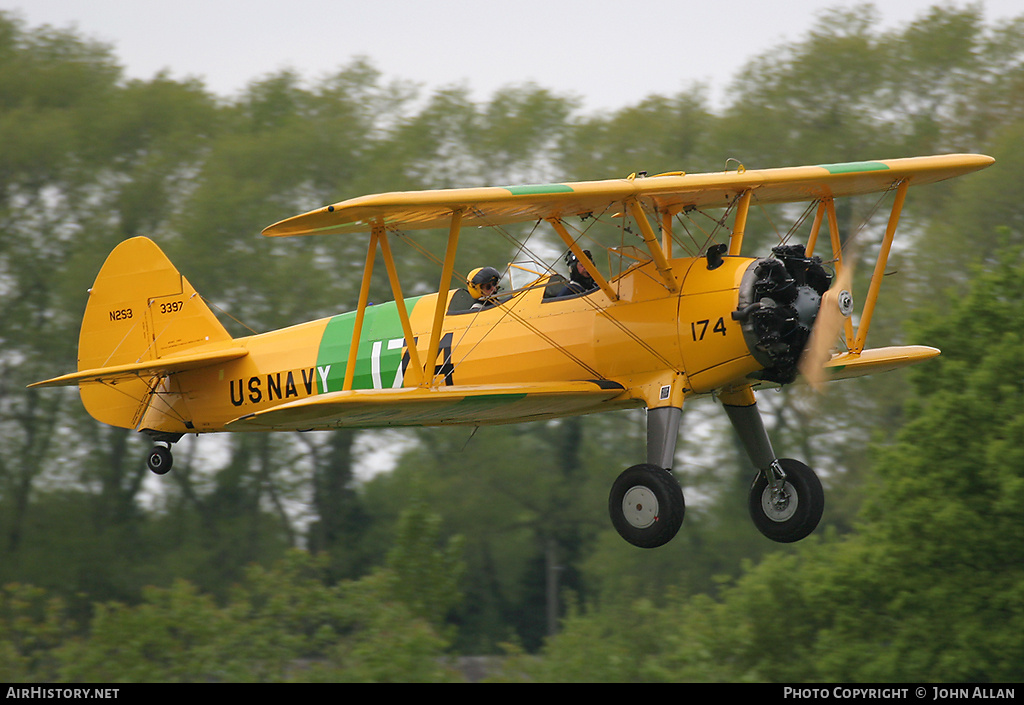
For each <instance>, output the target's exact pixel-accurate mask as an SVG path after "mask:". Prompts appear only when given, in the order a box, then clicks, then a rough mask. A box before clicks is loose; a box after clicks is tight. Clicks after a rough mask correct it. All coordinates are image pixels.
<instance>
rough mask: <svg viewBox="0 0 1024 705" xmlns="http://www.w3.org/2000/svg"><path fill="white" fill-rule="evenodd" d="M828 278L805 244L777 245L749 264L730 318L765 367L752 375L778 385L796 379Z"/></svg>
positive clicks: (829, 278) (829, 279)
mask: <svg viewBox="0 0 1024 705" xmlns="http://www.w3.org/2000/svg"><path fill="white" fill-rule="evenodd" d="M830 283H831V277H830V275H829V274H828V273H827V272H826V271H825V268H824V267H823V266H822V263H821V258H820V257H807V256H806V254H805V250H804V246H803V245H786V246H779V247H775V248H773V249H772V256H771V257H766V258H763V259H758V260H756V261H755V262H754V263H753V264H751V265H750V267H749V268H748V269H747V271H746V273H745V274H744V276H743V281H742V283H741V284H740V291H739V302H738V306H737V309H736V311H735V312H734V313H733V319H734V320H736V321H738V322H739V323H740V325H741V327H742V330H743V336H744V338H745V340H746V343H747V347H748V348H749V349H750V352H751V354H752V355H753V356H754V359H756V360H757V361H758V362H759V363H760V364H761V365H763V366H764V369H762V370H760V371H759V372H756V373H754V374H752V375H751V376H752V377H755V378H758V379H762V380H764V381H766V382H774V383H776V384H789V383H790V382H792V381H793V380H794V379H796V376H797V366H798V364H799V362H800V356H801V354H803V351H804V347H805V346H806V345H807V340H808V338H809V337H810V334H811V328H812V327H813V326H814V321H815V319H816V318H817V316H818V309H819V308H820V307H821V297H822V296H823V295H824V294H825V292H826V291H828V287H829V284H830Z"/></svg>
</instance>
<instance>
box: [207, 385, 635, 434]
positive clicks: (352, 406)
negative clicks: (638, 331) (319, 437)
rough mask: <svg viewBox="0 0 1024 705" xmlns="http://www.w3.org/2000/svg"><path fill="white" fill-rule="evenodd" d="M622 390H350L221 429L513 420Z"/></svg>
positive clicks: (587, 406)
mask: <svg viewBox="0 0 1024 705" xmlns="http://www.w3.org/2000/svg"><path fill="white" fill-rule="evenodd" d="M623 391H625V390H624V388H623V387H622V386H621V385H619V384H616V383H614V382H609V381H606V380H602V381H596V380H594V381H579V382H551V383H534V384H522V385H518V384H515V385H514V384H489V385H480V386H471V387H469V386H465V387H459V386H453V387H441V388H439V389H423V388H419V387H409V388H401V389H353V390H350V391H345V392H330V393H328V394H320V395H317V396H312V397H308V398H306V399H301V400H299V401H294V402H290V403H287V404H281V405H280V406H276V407H274V408H272V409H267V410H266V411H259V412H256V413H254V414H248V415H246V416H242V417H239V418H237V419H235V420H234V421H232V422H231V423H229V424H228V425H227V427H226V428H227V430H228V431H270V430H298V431H303V430H311V429H329V428H346V427H348V428H372V427H384V426H442V425H455V424H459V425H485V424H496V423H518V422H520V421H531V420H536V419H544V418H551V417H553V416H566V415H569V414H573V413H587V412H591V411H597V410H599V409H598V407H601V405H602V404H603V403H604V402H607V401H610V400H611V399H613V398H615V397H617V396H619V395H621V394H622V393H623ZM629 405H632V404H629ZM602 410H603V409H602Z"/></svg>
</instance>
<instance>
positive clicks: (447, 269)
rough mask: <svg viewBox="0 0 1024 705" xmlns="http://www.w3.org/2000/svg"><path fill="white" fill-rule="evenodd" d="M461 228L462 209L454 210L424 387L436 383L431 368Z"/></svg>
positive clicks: (435, 307) (424, 374)
mask: <svg viewBox="0 0 1024 705" xmlns="http://www.w3.org/2000/svg"><path fill="white" fill-rule="evenodd" d="M461 228H462V209H458V210H454V211H452V219H451V223H450V224H449V226H448V244H447V246H446V247H445V250H444V263H443V264H442V265H441V283H440V284H439V285H438V287H437V304H436V305H435V306H434V322H433V325H431V327H430V347H428V348H427V359H426V360H424V361H423V385H429V384H432V383H433V381H434V370H433V369H431V368H432V365H433V364H434V363H435V361H436V360H437V347H438V345H440V343H441V326H442V325H443V323H444V311H445V309H446V308H447V307H448V295H447V294H448V290H449V289H450V288H451V284H452V272H454V271H455V251H456V250H457V249H458V248H459V231H460V230H461Z"/></svg>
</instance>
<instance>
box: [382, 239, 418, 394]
mask: <svg viewBox="0 0 1024 705" xmlns="http://www.w3.org/2000/svg"><path fill="white" fill-rule="evenodd" d="M375 230H379V231H380V251H381V254H382V255H384V267H385V268H386V269H387V271H388V279H389V280H390V281H391V293H392V295H393V296H394V297H395V304H396V306H397V308H398V320H399V321H400V322H401V323H402V335H404V336H405V346H406V349H407V350H408V351H409V367H410V368H411V369H413V370H416V373H415V374H417V375H421V374H422V371H423V367H422V366H421V364H420V353H419V350H417V349H416V339H415V337H413V334H412V324H410V323H409V311H408V309H406V307H405V297H404V296H403V295H402V286H401V283H400V282H399V281H398V270H397V269H396V268H395V258H394V257H393V256H392V254H391V244H390V243H389V242H388V234H387V231H385V230H384V225H383V223H380V222H378V224H377V225H376V227H375ZM422 381H423V378H422V377H421V378H420V379H418V380H417V379H415V378H414V379H413V380H412V382H413V383H414V384H416V385H419V384H420V383H421V382H422ZM410 386H411V385H410Z"/></svg>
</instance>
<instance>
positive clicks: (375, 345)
mask: <svg viewBox="0 0 1024 705" xmlns="http://www.w3.org/2000/svg"><path fill="white" fill-rule="evenodd" d="M419 298H420V297H417V298H414V299H406V302H405V304H406V308H407V309H408V310H409V312H410V313H411V312H412V309H413V308H414V307H415V306H416V302H417V301H419ZM355 321H356V314H355V312H354V311H350V312H349V313H343V314H341V315H338V316H335V317H334V318H332V319H331V320H330V321H328V322H327V327H326V328H325V329H324V334H323V337H322V338H321V339H320V349H319V351H318V353H317V358H316V383H317V392H318V393H320V394H323V393H324V392H329V391H330V392H337V391H340V390H341V388H342V386H344V381H345V368H346V367H347V366H348V351H349V346H350V345H351V343H352V330H353V329H354V328H355ZM404 351H405V336H404V335H403V333H402V322H401V320H400V319H399V317H398V306H397V305H396V304H395V302H394V301H389V302H387V303H383V304H377V305H374V306H367V307H366V315H365V317H364V319H363V330H362V334H361V335H360V336H359V352H358V356H357V357H356V369H355V375H354V376H353V379H352V388H353V389H381V388H383V389H388V388H390V387H392V386H393V385H394V384H395V382H396V381H397V382H398V385H399V386H401V376H400V375H399V376H398V378H397V380H396V375H397V373H398V370H399V368H400V367H401V365H402V356H403V354H404Z"/></svg>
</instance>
